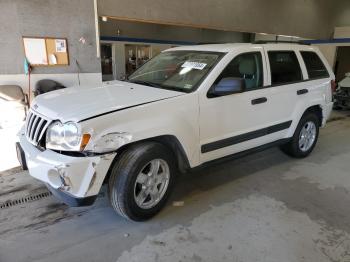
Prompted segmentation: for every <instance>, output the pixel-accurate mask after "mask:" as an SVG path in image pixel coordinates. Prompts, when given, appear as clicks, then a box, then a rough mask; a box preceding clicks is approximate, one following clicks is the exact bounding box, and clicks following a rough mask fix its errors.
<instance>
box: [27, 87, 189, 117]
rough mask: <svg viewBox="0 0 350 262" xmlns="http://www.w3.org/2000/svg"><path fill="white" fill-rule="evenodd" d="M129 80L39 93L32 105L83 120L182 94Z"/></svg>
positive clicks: (46, 112)
mask: <svg viewBox="0 0 350 262" xmlns="http://www.w3.org/2000/svg"><path fill="white" fill-rule="evenodd" d="M183 94H184V93H182V92H176V91H170V90H165V89H159V88H154V87H149V86H143V85H138V84H133V83H128V82H121V81H113V82H112V83H111V84H106V85H102V86H99V87H69V88H65V89H60V90H56V91H52V92H49V93H46V94H43V95H39V96H37V97H36V98H35V100H34V101H33V103H32V108H33V109H34V110H35V111H36V112H38V113H39V114H42V115H44V116H46V117H48V118H50V119H52V120H61V121H62V122H67V121H76V122H78V121H81V120H84V119H87V118H90V117H93V116H96V115H100V114H104V113H107V112H111V111H114V110H121V109H123V108H129V107H133V106H137V105H141V104H145V103H149V102H155V101H158V100H162V99H166V98H171V97H175V96H179V95H183Z"/></svg>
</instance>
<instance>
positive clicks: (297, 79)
mask: <svg viewBox="0 0 350 262" xmlns="http://www.w3.org/2000/svg"><path fill="white" fill-rule="evenodd" d="M284 45H285V46H286V47H284ZM297 48H298V47H295V46H292V45H286V44H279V45H277V44H271V45H266V46H265V47H264V49H265V55H266V57H267V62H268V64H267V67H268V70H269V75H270V83H269V86H270V93H271V103H272V104H273V107H274V111H273V112H271V114H273V115H274V119H276V122H277V123H287V122H288V123H290V126H291V127H292V128H291V129H286V130H284V131H282V132H280V138H281V139H282V138H286V137H288V136H290V132H288V131H289V130H293V129H294V127H295V125H297V124H298V123H297V122H298V121H294V120H295V118H296V117H295V115H296V114H295V113H296V111H297V108H298V101H299V100H300V96H301V95H303V94H306V93H307V92H308V91H307V88H305V86H307V85H305V80H306V72H305V67H303V64H302V58H301V56H300V54H299V52H298V51H297Z"/></svg>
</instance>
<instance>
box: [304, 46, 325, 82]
mask: <svg viewBox="0 0 350 262" xmlns="http://www.w3.org/2000/svg"><path fill="white" fill-rule="evenodd" d="M300 54H301V56H302V57H303V60H304V63H305V66H306V70H307V73H308V75H309V79H317V78H326V77H329V73H328V71H327V69H326V67H325V65H324V64H323V62H322V60H321V58H320V57H319V56H318V55H317V54H316V53H315V52H311V51H301V52H300Z"/></svg>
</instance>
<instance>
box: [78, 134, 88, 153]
mask: <svg viewBox="0 0 350 262" xmlns="http://www.w3.org/2000/svg"><path fill="white" fill-rule="evenodd" d="M90 138H91V135H90V134H84V135H83V138H82V139H81V143H80V151H83V150H84V148H85V147H86V145H87V144H88V143H89V141H90Z"/></svg>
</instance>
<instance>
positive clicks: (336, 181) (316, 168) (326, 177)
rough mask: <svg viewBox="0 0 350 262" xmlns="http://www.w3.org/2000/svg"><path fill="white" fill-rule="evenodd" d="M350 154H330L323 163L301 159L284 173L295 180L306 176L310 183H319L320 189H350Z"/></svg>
mask: <svg viewBox="0 0 350 262" xmlns="http://www.w3.org/2000/svg"><path fill="white" fill-rule="evenodd" d="M349 163H350V154H348V153H346V154H338V155H337V156H332V157H331V156H330V157H329V158H328V159H327V160H326V161H325V162H323V163H312V162H305V161H300V162H296V163H295V165H294V166H293V167H292V168H291V169H290V170H289V171H288V172H287V173H286V174H284V175H283V178H284V179H287V180H294V179H298V178H306V179H307V180H308V181H309V182H310V183H314V184H317V187H318V188H319V189H321V190H322V189H327V188H330V189H335V188H336V187H339V188H345V189H346V190H348V191H350V168H349ZM334 167H337V168H334Z"/></svg>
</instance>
